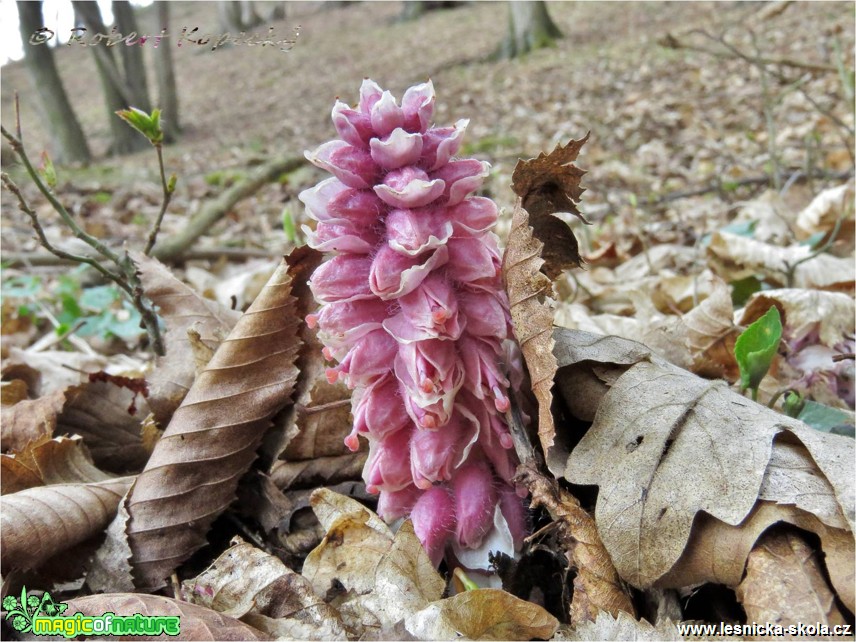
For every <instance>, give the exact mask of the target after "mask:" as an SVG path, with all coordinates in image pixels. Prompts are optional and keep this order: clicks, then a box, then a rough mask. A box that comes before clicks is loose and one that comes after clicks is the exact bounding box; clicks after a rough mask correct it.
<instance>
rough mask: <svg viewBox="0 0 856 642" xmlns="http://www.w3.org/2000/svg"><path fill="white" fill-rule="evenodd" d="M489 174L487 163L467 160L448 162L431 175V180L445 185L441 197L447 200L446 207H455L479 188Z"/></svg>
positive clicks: (471, 159)
mask: <svg viewBox="0 0 856 642" xmlns="http://www.w3.org/2000/svg"><path fill="white" fill-rule="evenodd" d="M489 174H490V165H489V164H488V163H485V162H483V161H479V160H475V159H474V158H468V159H466V160H455V161H449V163H448V164H446V165H445V166H443V167H441V168H440V169H438V170H437V171H436V172H434V173H432V174H431V178H433V179H438V178H439V179H441V180H442V181H443V182H444V183H445V190H444V192H443V195H444V196H445V197H446V198H447V199H448V202H447V205H450V206H451V205H457V204H458V203H460V202H461V201H463V200H464V199H465V198H466V197H467V196H469V195H470V194H472V193H473V192H474V191H476V190H477V189H478V188H479V187H481V184H482V183H483V182H484V179H485V178H487V177H488V175H489Z"/></svg>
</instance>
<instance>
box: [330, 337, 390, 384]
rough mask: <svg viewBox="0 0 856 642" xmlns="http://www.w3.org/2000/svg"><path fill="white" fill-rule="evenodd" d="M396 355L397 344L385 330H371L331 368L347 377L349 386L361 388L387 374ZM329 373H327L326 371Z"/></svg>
mask: <svg viewBox="0 0 856 642" xmlns="http://www.w3.org/2000/svg"><path fill="white" fill-rule="evenodd" d="M397 354H398V343H397V342H396V341H395V339H393V338H392V337H391V336H389V334H387V332H386V330H383V329H379V330H372V331H371V332H369V333H368V334H366V335H365V336H364V337H363V338H362V339H360V341H358V342H357V343H356V345H354V347H353V348H351V349H350V350H349V351H348V354H347V356H346V357H345V358H344V359H343V360H342V362H341V363H340V364H339V365H338V366H337V367H336V368H331V370H335V371H336V372H338V373H339V374H340V377H339V378H341V375H343V374H344V375H347V376H348V382H349V385H350V386H351V387H352V388H353V387H354V386H358V385H359V386H362V385H366V384H368V383H369V382H370V381H371V380H372V379H375V378H377V377H381V376H383V375H385V374H387V373H388V372H389V366H390V364H391V363H392V361H393V359H395V357H396V355H397ZM328 372H329V371H328Z"/></svg>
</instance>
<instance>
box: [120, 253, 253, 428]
mask: <svg viewBox="0 0 856 642" xmlns="http://www.w3.org/2000/svg"><path fill="white" fill-rule="evenodd" d="M130 256H131V260H133V261H134V263H135V264H136V266H137V269H138V272H139V275H140V280H141V282H142V284H143V291H144V292H145V293H146V296H148V297H149V299H151V301H153V302H154V304H155V305H156V306H157V307H158V314H159V315H160V316H161V318H162V319H163V320H164V323H165V324H166V329H167V331H166V335H165V336H164V342H165V347H166V355H165V356H163V357H160V358H158V360H157V365H156V367H155V370H154V372H153V373H152V374H151V375H150V376H149V377H148V382H149V406H150V407H151V409H152V411H153V412H154V414H155V418H156V419H157V420H158V422H159V423H161V424H162V425H166V424H167V423H168V422H169V419H170V417H171V416H172V413H173V412H174V411H175V409H176V408H178V406H179V404H181V401H182V399H184V396H185V395H186V394H187V391H188V390H189V389H190V386H191V384H192V383H193V380H194V378H195V377H196V367H195V361H194V355H193V350H192V348H191V345H190V341H189V340H188V337H187V331H188V330H189V329H191V328H193V329H194V330H195V331H196V332H197V333H198V334H199V335H200V340H201V341H202V343H204V344H205V345H206V346H208V347H209V348H210V349H212V350H213V349H216V348H217V346H218V345H219V344H220V342H221V341H222V340H223V337H225V336H226V335H227V334H228V333H229V331H230V330H231V329H232V328H233V327H234V325H235V323H236V322H237V320H238V317H240V313H238V312H236V311H234V310H230V309H229V308H227V307H225V306H223V305H221V304H219V303H217V302H216V301H212V300H210V299H206V298H204V297H202V296H200V295H199V294H198V293H197V292H196V291H194V290H193V289H192V288H190V287H189V286H187V285H185V284H184V283H182V282H181V281H179V280H178V279H177V278H176V277H175V276H173V274H172V272H171V271H170V269H169V268H168V267H166V266H165V265H164V264H163V263H161V262H160V261H158V260H157V259H153V258H151V257H148V256H145V255H144V254H142V253H140V252H131V254H130Z"/></svg>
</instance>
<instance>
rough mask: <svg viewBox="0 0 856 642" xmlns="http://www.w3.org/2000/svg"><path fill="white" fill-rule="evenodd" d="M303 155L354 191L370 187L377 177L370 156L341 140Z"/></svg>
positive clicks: (376, 168)
mask: <svg viewBox="0 0 856 642" xmlns="http://www.w3.org/2000/svg"><path fill="white" fill-rule="evenodd" d="M304 155H305V156H306V159H307V160H308V161H309V162H310V163H312V164H313V165H315V166H316V167H320V168H321V169H325V170H327V171H328V172H330V173H331V174H333V175H334V176H335V177H336V178H338V179H339V180H340V181H342V182H343V183H344V184H345V185H347V186H348V187H353V188H355V189H366V188H369V187H371V186H372V185H374V183H375V181H376V179H377V178H378V176H379V171H378V166H377V165H376V164H375V162H374V161H373V160H372V157H371V154H369V153H368V152H367V151H363V150H361V149H358V148H356V147H352V146H351V145H348V143H346V142H345V141H342V140H333V141H330V142H329V143H324V144H323V145H321V147H319V148H318V149H316V150H315V151H314V152H305V154H304Z"/></svg>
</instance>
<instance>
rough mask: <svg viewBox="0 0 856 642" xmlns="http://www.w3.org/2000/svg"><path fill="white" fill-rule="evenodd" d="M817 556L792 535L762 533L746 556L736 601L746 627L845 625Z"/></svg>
mask: <svg viewBox="0 0 856 642" xmlns="http://www.w3.org/2000/svg"><path fill="white" fill-rule="evenodd" d="M823 574H824V571H823V568H822V566H821V564H820V562H819V560H818V559H817V553H816V552H815V551H814V550H812V548H811V546H809V545H808V543H807V542H806V541H805V539H804V538H803V537H801V536H800V535H798V534H797V533H794V532H791V531H787V532H772V533H766V534H765V535H763V536H762V537H761V539H759V540H758V543H757V544H756V545H755V548H753V549H752V552H751V553H750V554H749V560H748V562H747V564H746V577H745V578H744V579H743V581H742V582H741V583H740V586H738V587H737V599H738V600H739V601H740V603H741V605H742V606H743V610H744V611H746V619H747V621H749V622H775V623H776V624H780V625H781V626H784V627H787V626H789V625H791V624H798V623H800V622H802V623H806V622H811V623H812V624H814V623H816V622H818V623H821V624H826V625H829V626H834V625H837V624H845V620H844V616H843V615H842V613H841V611H840V610H839V609H838V607H837V606H836V603H835V594H834V593H833V592H832V590H831V589H830V588H829V585H828V584H827V583H826V579H824V577H823Z"/></svg>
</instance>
